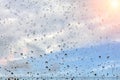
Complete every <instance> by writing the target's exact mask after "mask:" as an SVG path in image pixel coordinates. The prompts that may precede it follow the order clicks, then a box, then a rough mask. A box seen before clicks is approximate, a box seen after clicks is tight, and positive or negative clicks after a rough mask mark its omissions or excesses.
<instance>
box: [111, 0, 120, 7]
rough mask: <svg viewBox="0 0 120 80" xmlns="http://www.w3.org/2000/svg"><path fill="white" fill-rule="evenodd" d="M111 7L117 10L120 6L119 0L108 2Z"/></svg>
mask: <svg viewBox="0 0 120 80" xmlns="http://www.w3.org/2000/svg"><path fill="white" fill-rule="evenodd" d="M110 4H111V7H112V8H114V9H118V8H119V6H120V1H119V0H110Z"/></svg>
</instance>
